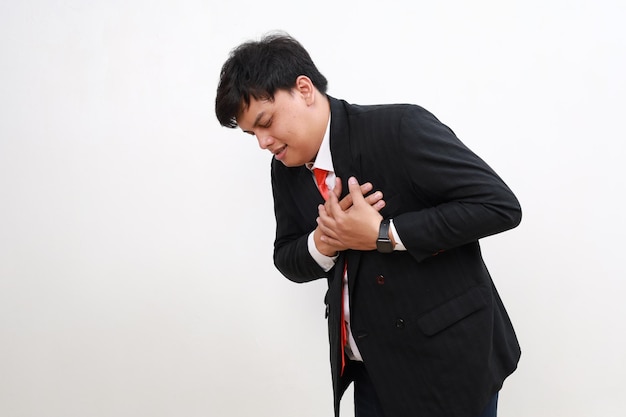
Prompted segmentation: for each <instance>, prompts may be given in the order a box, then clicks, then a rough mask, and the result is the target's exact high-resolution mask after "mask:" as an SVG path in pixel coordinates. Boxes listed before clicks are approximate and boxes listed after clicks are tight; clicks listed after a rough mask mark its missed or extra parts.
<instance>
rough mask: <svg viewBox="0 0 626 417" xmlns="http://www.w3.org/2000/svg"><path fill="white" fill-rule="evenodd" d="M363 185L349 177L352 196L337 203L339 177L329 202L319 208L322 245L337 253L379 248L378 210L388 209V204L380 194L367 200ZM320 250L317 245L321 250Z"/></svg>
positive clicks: (379, 218) (317, 231) (339, 188)
mask: <svg viewBox="0 0 626 417" xmlns="http://www.w3.org/2000/svg"><path fill="white" fill-rule="evenodd" d="M365 185H367V187H365V189H366V190H371V188H372V186H371V184H369V183H366V184H363V186H365ZM363 186H359V183H358V182H357V180H356V178H354V177H350V179H349V180H348V187H349V190H350V193H349V194H348V195H347V196H346V197H345V198H344V199H343V200H341V201H338V196H339V195H341V182H340V181H339V178H338V179H337V184H336V186H335V189H334V190H333V192H332V193H330V196H329V198H328V201H327V202H326V204H324V205H320V206H319V217H318V219H317V224H318V227H317V229H316V231H315V233H316V234H317V235H318V236H317V237H319V240H320V242H321V244H322V246H323V245H327V247H329V248H334V249H336V250H337V251H339V250H345V249H356V250H373V249H376V239H377V238H378V228H379V227H380V222H381V221H382V219H383V217H382V216H381V215H380V213H378V211H379V210H380V209H382V208H383V207H384V206H385V202H384V200H382V193H381V192H379V191H378V192H376V193H374V194H372V195H370V196H368V197H365V196H364V194H365V193H367V192H368V191H363ZM337 188H338V189H337ZM316 243H317V239H316ZM319 248H320V247H319V246H318V250H319ZM320 252H322V251H321V250H320ZM322 253H324V252H322Z"/></svg>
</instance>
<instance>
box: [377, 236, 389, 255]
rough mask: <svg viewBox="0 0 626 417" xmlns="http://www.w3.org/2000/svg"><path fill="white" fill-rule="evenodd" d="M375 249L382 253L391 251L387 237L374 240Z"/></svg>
mask: <svg viewBox="0 0 626 417" xmlns="http://www.w3.org/2000/svg"><path fill="white" fill-rule="evenodd" d="M376 250H377V251H378V252H382V253H390V252H393V244H392V243H391V240H389V239H386V240H384V239H378V240H377V241H376Z"/></svg>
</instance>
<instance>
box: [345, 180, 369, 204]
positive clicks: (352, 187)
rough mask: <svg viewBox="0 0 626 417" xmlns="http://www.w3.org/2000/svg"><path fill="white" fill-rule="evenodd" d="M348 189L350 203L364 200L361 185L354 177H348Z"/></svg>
mask: <svg viewBox="0 0 626 417" xmlns="http://www.w3.org/2000/svg"><path fill="white" fill-rule="evenodd" d="M348 190H349V191H350V196H351V197H352V204H359V203H362V202H363V201H365V198H364V197H363V192H362V191H361V186H360V185H359V182H358V181H357V180H356V178H354V177H350V178H348Z"/></svg>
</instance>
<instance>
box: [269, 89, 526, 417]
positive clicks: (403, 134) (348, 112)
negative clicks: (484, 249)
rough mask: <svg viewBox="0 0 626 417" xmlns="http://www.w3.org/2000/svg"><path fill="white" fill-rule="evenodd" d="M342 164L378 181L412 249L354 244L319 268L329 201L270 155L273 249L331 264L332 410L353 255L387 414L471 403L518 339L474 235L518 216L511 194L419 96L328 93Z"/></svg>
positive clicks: (302, 266)
mask: <svg viewBox="0 0 626 417" xmlns="http://www.w3.org/2000/svg"><path fill="white" fill-rule="evenodd" d="M329 100H330V106H331V126H330V146H331V153H332V158H333V164H334V167H335V172H336V175H337V176H339V177H340V178H341V180H342V182H343V184H342V185H343V187H342V189H343V190H344V193H345V192H346V190H348V186H347V183H346V182H347V179H348V177H349V176H355V177H356V178H357V179H358V180H359V182H360V183H363V182H366V181H369V182H371V183H372V184H373V185H374V188H375V189H378V190H381V191H382V192H383V194H384V199H385V201H386V207H385V208H384V209H383V210H382V211H381V214H382V215H383V217H385V218H393V221H394V224H395V227H396V229H397V231H398V234H399V235H400V238H401V239H402V242H403V243H404V245H405V246H406V248H407V251H402V252H400V251H395V252H393V253H391V254H382V253H378V252H377V251H365V252H364V251H353V250H348V251H346V252H343V253H341V254H340V257H339V259H338V261H337V264H336V265H337V266H336V267H334V268H333V269H331V270H330V271H329V272H324V271H323V270H322V269H321V268H320V267H319V266H318V264H317V263H316V262H315V261H314V260H313V259H312V258H311V256H310V254H309V252H308V249H307V236H308V234H309V233H310V232H311V231H313V230H314V229H315V227H316V222H315V219H316V217H317V215H318V214H317V205H318V204H320V203H323V200H322V197H321V196H320V194H319V192H318V190H317V188H316V186H315V184H314V182H313V180H312V178H311V173H310V172H309V171H308V170H307V169H306V168H305V167H296V168H288V167H285V166H284V165H283V164H282V163H280V162H278V161H276V160H273V162H272V189H273V194H274V204H275V214H276V240H275V247H274V262H275V265H276V267H277V268H278V269H279V270H280V271H281V272H282V273H283V274H284V275H285V276H286V277H287V278H289V279H290V280H292V281H295V282H306V281H311V280H314V279H318V278H322V277H325V278H327V279H328V285H329V290H328V293H327V296H326V303H327V311H328V328H329V339H330V352H331V354H330V358H331V371H332V379H333V388H334V398H335V414H336V415H338V411H339V401H340V399H341V396H342V394H343V392H344V390H345V388H346V387H347V385H348V384H349V382H350V375H349V372H348V373H346V374H344V375H343V376H341V375H340V374H339V369H340V360H341V356H340V355H341V354H342V353H341V352H342V347H341V346H340V343H339V340H340V327H339V326H340V323H341V320H342V318H341V315H340V302H341V292H342V273H343V264H344V260H345V259H347V262H348V283H349V288H350V312H351V326H352V331H353V334H354V336H355V339H356V342H357V345H358V347H359V351H360V352H361V354H362V357H363V360H364V362H365V365H366V368H367V370H368V372H369V374H370V376H371V378H372V381H373V383H374V385H375V387H376V390H377V392H378V394H379V397H380V401H381V403H382V406H383V408H384V410H385V414H386V415H388V416H390V417H404V416H406V417H409V416H410V417H414V416H417V415H419V416H441V417H443V416H445V417H451V416H458V417H474V416H476V415H478V414H479V413H480V412H481V411H482V408H483V407H484V406H485V405H486V403H487V401H488V400H489V399H490V398H491V396H493V394H495V393H496V392H497V391H498V390H499V389H500V388H501V386H502V383H503V381H504V379H505V378H506V377H507V376H508V375H509V374H511V373H512V372H513V371H514V369H515V368H516V366H517V362H518V360H519V356H520V348H519V345H518V342H517V339H516V336H515V333H514V330H513V327H512V325H511V322H510V320H509V317H508V315H507V313H506V311H505V309H504V306H503V304H502V302H501V300H500V298H499V296H498V293H497V292H496V289H495V287H494V285H493V282H492V280H491V278H490V276H489V273H488V271H487V268H486V267H485V264H484V263H483V260H482V257H481V253H480V248H479V244H478V240H479V239H480V238H483V237H485V236H489V235H492V234H495V233H498V232H502V231H504V230H507V229H510V228H513V227H515V226H517V225H518V224H519V222H520V220H521V209H520V206H519V203H518V201H517V199H516V198H515V196H514V195H513V193H512V192H511V190H510V189H509V188H508V187H507V186H506V185H505V183H504V182H503V181H502V180H501V179H500V178H499V176H498V175H497V174H496V173H495V172H494V171H493V170H492V169H491V168H490V167H489V166H488V165H487V164H486V163H485V162H484V161H482V160H481V159H480V158H479V157H478V156H476V155H475V154H474V153H473V152H471V151H470V150H469V149H468V148H467V147H466V146H465V145H464V144H463V143H461V141H459V139H458V138H457V137H456V136H455V135H454V133H453V132H452V131H451V130H450V129H449V128H448V127H446V126H445V125H443V124H442V123H440V122H439V121H438V120H437V119H436V118H435V117H434V116H433V115H432V114H430V113H429V112H427V111H426V110H424V109H423V108H421V107H419V106H414V105H402V104H399V105H381V106H357V105H351V104H348V103H346V102H345V101H340V100H336V99H334V98H331V97H329Z"/></svg>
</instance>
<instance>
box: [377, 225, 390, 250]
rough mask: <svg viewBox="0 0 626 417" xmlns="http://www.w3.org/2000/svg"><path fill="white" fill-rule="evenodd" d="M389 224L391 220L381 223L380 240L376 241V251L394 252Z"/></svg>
mask: <svg viewBox="0 0 626 417" xmlns="http://www.w3.org/2000/svg"><path fill="white" fill-rule="evenodd" d="M389 222H390V219H384V220H383V221H382V222H380V228H379V229H378V239H376V250H377V251H378V252H381V253H391V252H393V243H392V242H391V239H390V238H389Z"/></svg>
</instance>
